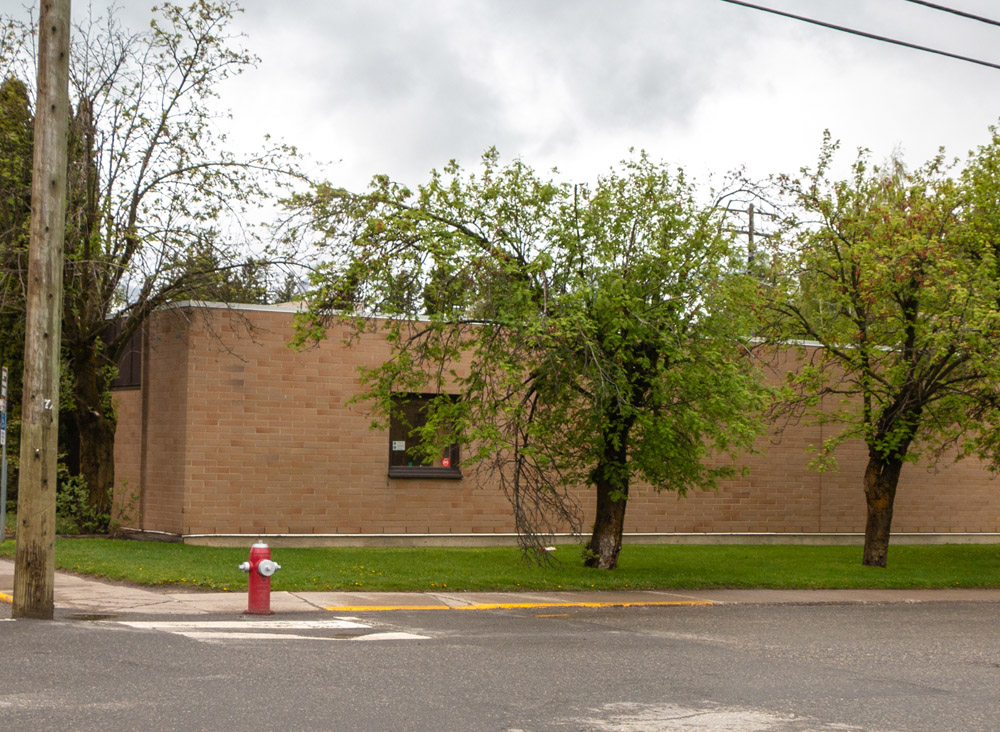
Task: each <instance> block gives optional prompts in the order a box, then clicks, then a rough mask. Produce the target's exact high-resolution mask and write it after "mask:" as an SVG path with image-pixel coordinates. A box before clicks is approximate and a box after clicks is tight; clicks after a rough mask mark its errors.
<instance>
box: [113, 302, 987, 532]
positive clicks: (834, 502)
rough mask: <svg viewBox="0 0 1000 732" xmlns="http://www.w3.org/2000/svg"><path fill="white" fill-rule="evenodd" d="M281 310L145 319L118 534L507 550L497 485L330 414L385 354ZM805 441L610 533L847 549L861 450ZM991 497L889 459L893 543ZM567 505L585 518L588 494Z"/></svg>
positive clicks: (957, 478)
mask: <svg viewBox="0 0 1000 732" xmlns="http://www.w3.org/2000/svg"><path fill="white" fill-rule="evenodd" d="M295 311H296V309H295V307H294V306H238V307H232V308H227V307H225V306H221V305H219V306H215V305H209V306H204V307H202V306H198V307H195V306H191V305H186V304H182V305H178V306H177V307H175V308H172V309H169V310H164V311H160V312H158V313H156V314H154V316H153V317H152V318H151V320H150V322H149V325H148V328H147V331H146V333H145V336H144V338H143V340H142V344H141V353H136V354H135V356H136V357H137V358H136V360H135V361H134V363H133V364H132V366H133V367H132V369H131V371H130V374H131V375H130V376H129V377H128V378H124V379H122V380H121V381H120V382H119V383H120V384H121V385H120V386H119V387H118V388H116V389H115V393H114V396H115V402H116V404H117V409H118V419H119V422H118V436H117V440H116V445H115V461H116V474H117V480H118V482H119V485H120V486H124V490H121V491H120V495H119V498H121V495H129V494H133V495H134V501H133V509H132V510H131V514H132V516H131V520H130V521H128V525H130V526H133V527H134V528H136V529H141V530H144V531H151V532H164V533H167V534H175V535H179V536H181V537H183V538H184V540H185V541H188V542H191V543H239V544H245V543H246V540H247V538H248V537H250V538H255V537H257V536H265V535H266V536H269V537H270V541H271V542H272V543H275V544H278V543H284V544H290V543H296V542H298V543H308V544H324V543H336V542H342V543H353V544H359V543H362V544H363V543H391V542H393V541H397V542H411V543H413V542H424V543H431V544H444V543H477V542H479V543H499V542H508V541H511V540H512V538H511V535H512V534H513V532H514V526H513V521H512V515H511V508H510V505H509V504H508V502H507V500H506V499H505V497H504V496H503V494H502V492H501V491H500V490H499V489H497V488H496V487H495V486H491V485H489V484H487V483H485V482H484V481H480V480H477V479H476V478H475V477H474V476H472V475H470V474H469V473H468V472H467V471H466V472H464V473H463V472H461V468H460V466H459V468H458V469H455V466H454V465H453V464H449V461H448V460H444V461H443V464H442V462H439V463H438V464H437V466H436V468H437V469H435V470H423V471H422V470H409V471H408V470H407V469H406V468H395V469H393V468H390V456H391V455H392V453H393V450H392V448H393V447H396V448H397V450H396V452H397V453H398V452H399V450H401V449H403V448H402V446H401V444H400V443H399V440H398V439H397V438H398V435H394V436H390V434H389V432H388V430H386V431H373V430H371V429H370V422H371V418H370V416H369V415H368V413H367V411H366V409H365V407H364V405H362V404H347V401H348V399H349V398H350V397H351V396H352V395H354V394H355V393H356V392H357V389H358V383H357V378H356V367H357V366H358V365H359V364H375V363H378V362H379V361H381V360H382V359H383V358H384V357H385V356H386V354H387V353H388V350H387V347H386V345H385V343H384V342H383V341H382V340H381V338H380V337H379V336H377V335H372V336H369V337H365V338H364V339H363V340H362V341H361V342H360V343H359V344H358V345H355V346H353V347H350V348H348V347H345V346H344V345H343V343H342V342H341V339H342V338H343V336H344V332H343V331H340V330H338V329H337V328H334V329H333V330H331V332H330V334H329V336H330V337H329V339H328V340H326V341H324V342H323V343H321V344H319V345H318V346H316V347H313V348H311V349H308V350H306V351H303V352H296V351H293V350H292V349H290V348H289V347H288V346H287V344H288V341H289V340H290V339H291V336H292V327H293V317H294V313H295ZM390 437H392V439H390ZM822 439H823V435H822V429H821V428H820V427H818V426H814V425H805V424H801V425H796V426H793V427H789V428H787V429H786V430H785V431H784V432H783V434H781V435H780V436H778V435H770V436H769V437H767V438H764V439H762V440H761V448H762V453H761V454H757V455H751V456H748V457H747V459H746V465H747V466H748V468H749V473H748V474H747V476H746V477H745V478H744V479H742V480H737V481H729V482H727V483H725V484H724V485H723V486H722V487H721V489H720V490H718V491H716V492H697V493H691V494H689V495H687V496H686V497H684V498H681V499H678V497H677V496H676V495H675V494H673V493H670V492H662V493H657V492H655V491H652V490H650V489H648V488H645V487H643V486H638V487H637V488H636V489H635V490H634V491H633V495H632V497H631V498H630V499H629V508H628V511H627V514H626V526H625V529H626V533H627V534H628V535H629V536H627V538H626V541H632V542H637V541H740V542H745V541H817V540H828V541H829V540H844V541H859V540H860V537H859V534H860V533H861V532H863V531H864V522H865V508H864V496H863V493H862V489H861V476H862V473H863V470H864V465H865V460H866V452H865V449H864V446H863V445H862V444H861V443H854V444H847V445H844V446H843V447H842V448H841V449H840V450H839V452H838V455H837V456H838V460H839V464H840V470H839V471H838V472H828V473H823V474H819V473H815V472H813V471H811V470H809V469H808V468H807V463H808V461H809V458H810V455H809V453H808V452H807V448H808V447H809V446H810V445H816V444H819V443H821V442H822ZM396 457H397V458H398V457H399V456H398V455H397V456H396ZM396 462H398V460H397V461H396ZM442 468H445V469H442ZM998 488H1000V485H998V484H997V483H994V482H993V481H992V479H991V478H990V476H989V474H988V473H987V472H986V471H985V470H984V469H983V468H982V467H981V466H980V465H979V464H978V463H976V462H975V461H972V460H966V461H963V462H960V463H957V464H948V465H943V466H942V467H941V468H940V469H939V470H938V471H937V472H933V471H929V470H928V469H927V468H926V467H924V466H921V465H919V464H918V465H907V466H906V468H905V469H904V472H903V477H902V479H901V483H900V490H899V493H898V495H897V498H896V509H895V517H894V521H893V529H894V541H896V542H900V541H906V540H907V539H910V540H919V541H935V540H947V541H993V540H1000V490H998ZM579 497H580V504H581V506H582V508H583V511H584V522H583V525H584V526H586V525H587V522H588V520H589V518H588V517H589V516H590V515H591V512H592V500H591V497H590V492H589V491H586V490H582V491H580V493H579ZM908 535H911V536H908Z"/></svg>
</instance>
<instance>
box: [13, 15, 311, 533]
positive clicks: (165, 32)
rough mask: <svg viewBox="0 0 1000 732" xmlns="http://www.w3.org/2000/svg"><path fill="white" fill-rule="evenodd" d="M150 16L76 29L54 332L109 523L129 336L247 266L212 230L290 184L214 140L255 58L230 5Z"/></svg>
mask: <svg viewBox="0 0 1000 732" xmlns="http://www.w3.org/2000/svg"><path fill="white" fill-rule="evenodd" d="M154 12H155V15H154V18H153V20H152V22H151V24H150V27H149V28H148V30H145V31H142V32H132V31H129V30H127V29H124V28H122V27H121V26H120V25H119V24H118V22H117V20H116V18H115V15H114V11H110V14H109V15H108V16H106V17H92V18H91V19H90V21H89V22H88V23H87V24H85V25H83V26H81V27H78V28H76V29H75V31H74V35H75V45H74V48H73V55H72V59H71V72H70V73H71V81H70V87H71V102H72V104H73V110H72V112H73V113H72V115H71V121H70V135H69V141H68V144H69V146H70V150H69V153H70V154H69V160H70V163H69V166H70V169H69V187H68V205H67V230H66V243H65V266H64V312H63V326H62V342H63V353H64V358H65V360H66V370H67V373H68V376H69V381H70V383H71V385H72V388H71V390H70V393H71V395H72V404H71V405H65V411H64V412H63V414H62V423H63V424H62V425H61V427H62V426H64V428H65V429H64V430H63V438H64V445H63V448H62V449H63V450H65V452H66V454H67V456H68V461H69V467H70V472H71V473H73V474H76V473H79V474H80V475H82V476H83V478H84V479H85V481H86V485H87V495H88V503H89V510H90V511H91V513H92V514H93V515H94V516H97V517H110V508H111V500H112V489H113V485H114V436H115V429H116V419H115V415H114V412H113V409H112V406H111V399H110V398H109V386H110V382H111V380H112V379H113V378H114V375H115V366H116V364H117V363H118V360H119V358H120V357H121V355H122V353H123V352H124V349H125V348H126V346H127V344H128V342H129V340H130V338H131V337H132V335H133V334H134V333H135V332H136V331H137V329H139V328H140V327H141V326H142V324H143V323H144V322H145V320H146V318H147V317H148V316H149V314H150V313H151V312H152V311H154V310H156V309H157V308H159V307H161V306H163V305H165V304H166V303H169V302H171V301H174V300H182V299H189V298H191V297H194V296H198V295H201V294H203V293H204V292H205V291H206V288H211V287H213V286H215V285H216V284H218V283H219V282H220V280H224V279H225V276H224V275H220V270H223V271H224V270H229V269H232V268H233V267H234V265H233V263H234V262H244V263H245V262H246V261H247V254H246V247H247V246H248V245H251V244H253V243H254V238H253V234H252V231H251V230H250V229H249V228H248V227H246V226H240V225H232V226H231V228H230V229H227V231H232V232H233V233H232V235H229V236H222V235H220V233H219V232H220V230H221V227H222V226H223V225H226V222H245V221H246V220H247V219H246V216H247V211H248V210H250V209H258V208H259V206H260V204H261V202H263V201H265V200H266V199H268V198H269V197H271V196H272V195H274V194H275V193H276V191H277V189H278V188H279V187H280V186H281V185H283V184H286V183H289V182H291V181H292V180H295V179H297V178H298V174H297V171H296V170H295V169H294V164H295V160H296V158H295V155H294V151H293V150H291V149H289V148H286V147H283V146H272V147H269V148H268V149H265V150H264V151H262V152H260V153H258V154H255V155H252V156H246V157H237V156H236V155H234V154H233V153H231V152H229V151H228V150H227V149H226V147H225V144H224V143H225V138H224V136H222V135H219V134H218V133H217V132H216V130H217V129H218V123H219V115H218V114H217V113H216V112H215V111H214V110H213V104H214V97H215V94H216V89H217V87H218V86H219V84H221V83H222V82H223V81H225V80H226V79H227V78H229V77H230V76H232V75H234V74H238V73H239V72H240V71H241V70H243V69H245V68H246V67H247V66H249V65H251V64H253V63H254V62H255V59H254V58H253V56H252V55H250V54H249V53H248V52H247V51H246V50H245V49H243V48H241V47H240V46H239V45H238V43H237V39H236V37H235V36H234V35H233V34H232V33H231V31H230V30H229V24H230V21H231V20H232V18H233V15H234V13H236V12H239V6H238V5H237V4H236V3H234V2H232V1H231V0H219V1H218V2H215V1H213V0H193V2H192V3H191V4H190V5H188V6H184V7H182V6H177V5H172V4H169V3H165V4H162V5H160V6H159V7H157V8H155V9H154ZM2 20H3V26H4V27H3V28H2V29H0V31H2V32H0V52H2V53H3V55H4V58H2V59H0V68H5V69H9V70H11V73H14V74H18V73H20V74H26V73H28V72H29V71H30V69H31V68H32V64H30V63H27V62H25V60H24V59H25V57H27V56H30V53H31V45H30V43H24V42H23V39H25V38H27V37H30V32H29V31H30V28H29V26H27V25H26V24H23V23H19V22H18V21H16V20H14V19H12V18H10V17H6V16H4V17H3V18H2ZM18 39H21V42H18ZM20 81H30V79H29V80H20ZM27 87H28V88H31V84H30V83H28V84H27ZM254 261H256V260H254ZM7 264H9V262H8V263H7ZM258 264H259V263H258ZM240 266H242V265H240ZM20 271H21V270H18V272H20ZM112 320H113V321H115V322H116V323H117V327H116V328H114V329H109V328H108V323H109V321H112ZM98 523H100V521H98Z"/></svg>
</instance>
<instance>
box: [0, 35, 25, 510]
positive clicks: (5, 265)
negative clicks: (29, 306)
mask: <svg viewBox="0 0 1000 732" xmlns="http://www.w3.org/2000/svg"><path fill="white" fill-rule="evenodd" d="M2 47H3V41H2V40H0V48H2ZM32 138H33V129H32V113H31V99H30V95H29V92H28V88H27V86H26V85H25V84H24V82H22V81H20V80H19V79H17V78H16V77H14V76H8V77H7V78H6V79H4V80H3V82H0V366H6V367H7V370H8V393H7V413H8V433H7V436H8V444H7V449H8V454H9V455H10V456H11V458H12V460H11V463H12V467H13V466H14V465H16V462H17V460H16V456H17V455H18V445H19V441H18V440H17V439H16V438H17V432H16V430H15V429H14V428H15V427H16V426H17V425H19V424H20V410H21V379H22V374H23V371H24V358H23V356H24V307H25V290H24V279H23V277H22V276H21V273H23V272H24V271H26V270H27V256H28V236H29V229H30V219H31V166H32V159H31V158H32ZM9 477H10V487H11V490H10V493H9V495H10V497H11V498H12V499H13V498H15V497H16V494H17V473H16V470H11V472H10V476H9Z"/></svg>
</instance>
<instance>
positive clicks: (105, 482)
mask: <svg viewBox="0 0 1000 732" xmlns="http://www.w3.org/2000/svg"><path fill="white" fill-rule="evenodd" d="M98 358H99V355H98V353H97V349H96V347H94V346H90V345H89V344H88V345H85V346H81V347H77V348H75V349H74V350H73V354H72V360H71V363H70V368H71V369H72V370H73V390H74V395H73V396H74V404H73V411H72V419H73V422H74V423H75V424H74V425H73V428H74V429H73V430H72V432H75V435H74V437H75V438H76V439H77V440H78V441H79V442H78V445H79V449H78V453H77V454H78V455H79V460H80V463H79V469H80V475H81V476H82V477H83V478H84V480H85V481H86V482H87V507H88V509H89V510H88V512H87V513H89V515H90V517H91V518H92V519H93V520H95V522H96V523H95V524H94V525H93V526H92V527H90V528H91V530H93V531H98V532H103V531H106V530H107V528H108V523H109V521H110V519H111V508H112V505H111V504H112V497H113V491H114V484H115V430H116V428H117V419H116V417H115V414H114V411H113V410H112V409H111V405H110V403H109V394H108V389H109V384H108V383H107V378H106V374H105V372H104V370H103V369H101V367H100V366H99V364H98Z"/></svg>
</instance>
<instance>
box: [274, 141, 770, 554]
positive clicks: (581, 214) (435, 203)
mask: <svg viewBox="0 0 1000 732" xmlns="http://www.w3.org/2000/svg"><path fill="white" fill-rule="evenodd" d="M293 205H295V206H297V207H300V208H301V209H303V210H305V211H306V212H307V213H308V214H309V215H310V216H311V219H312V222H313V225H314V226H315V227H316V229H317V230H318V231H319V232H320V234H321V235H322V242H321V245H322V246H323V247H325V248H326V249H327V251H329V252H330V253H331V256H332V257H333V260H332V261H331V262H330V263H329V264H328V265H327V266H326V267H325V268H323V269H321V270H320V272H319V275H318V277H317V278H316V280H315V284H316V288H315V289H314V290H313V291H312V293H311V295H310V300H309V302H310V308H311V309H310V312H309V314H308V315H305V316H303V319H302V321H301V323H300V340H301V341H306V340H308V339H310V338H317V337H322V336H323V334H324V332H325V328H326V326H327V325H328V322H329V320H328V319H329V318H331V317H339V318H340V319H342V320H346V321H348V322H350V323H352V324H353V325H354V327H355V328H356V332H357V333H358V334H360V333H362V332H364V331H365V330H366V329H369V328H371V329H381V330H382V331H384V333H385V335H386V337H387V339H388V342H389V344H390V345H391V348H392V355H391V358H389V359H388V360H387V361H386V362H385V363H383V364H381V365H378V366H375V367H373V368H370V369H367V370H364V371H363V373H362V379H363V381H364V384H365V385H366V392H365V395H364V396H365V398H369V399H371V400H373V402H374V405H375V411H376V414H377V415H378V416H379V419H378V424H380V425H382V426H385V425H386V423H387V422H388V417H389V415H390V414H391V413H392V410H393V409H394V408H395V405H397V404H398V402H396V401H395V400H394V395H397V394H399V393H401V392H424V393H437V394H440V395H441V396H440V398H438V399H436V400H434V401H432V402H431V404H430V406H429V407H428V409H427V421H426V424H424V425H423V426H422V427H421V429H420V438H421V442H422V444H424V445H425V446H426V449H427V451H428V457H432V456H433V455H435V454H436V455H438V456H440V455H441V451H442V449H444V448H446V447H447V446H448V445H449V444H451V443H453V442H458V443H461V444H464V445H468V446H470V448H469V452H470V453H471V454H470V455H463V465H465V466H469V465H470V464H471V463H475V464H477V465H478V466H479V468H480V469H486V470H489V471H491V473H492V474H494V475H495V476H497V477H498V479H499V482H500V484H501V485H502V486H503V489H504V490H505V491H506V492H507V495H508V497H509V498H510V500H511V502H512V505H513V508H514V517H515V520H516V523H517V527H518V530H519V533H520V536H521V540H522V545H523V546H525V547H526V548H528V547H532V546H537V545H538V544H539V543H540V542H542V541H544V539H545V537H546V535H547V534H548V533H550V532H552V531H555V530H559V526H560V525H563V526H565V524H566V523H567V522H569V523H570V525H572V526H574V527H578V526H579V510H578V506H577V505H576V504H574V502H573V500H572V498H571V495H572V493H571V491H569V490H568V489H569V488H570V487H572V486H582V485H589V486H591V487H592V488H593V489H594V491H595V496H596V514H595V516H594V525H593V533H592V535H591V538H590V541H589V544H588V545H587V549H588V551H587V552H586V554H587V559H586V563H587V564H588V565H590V566H593V567H599V568H602V569H612V568H614V567H615V566H616V565H617V561H618V554H619V551H620V549H621V542H622V530H623V522H624V518H625V509H626V505H627V499H628V496H629V491H630V489H631V488H632V486H633V485H634V483H635V481H637V480H642V481H646V482H648V483H649V484H650V485H652V486H654V487H655V488H657V489H668V490H674V491H677V492H678V493H680V494H683V493H685V492H686V491H688V490H691V489H695V488H711V487H714V486H715V485H716V482H717V481H718V480H719V479H720V478H722V477H726V476H730V475H733V473H734V470H735V468H734V467H732V466H731V465H729V464H727V462H728V461H727V460H726V459H725V456H727V455H732V454H735V453H737V452H739V451H743V450H747V449H750V448H751V446H752V444H753V442H754V439H755V437H756V435H757V434H758V428H759V426H760V415H761V413H762V410H763V405H764V401H765V393H764V391H763V389H762V388H761V387H760V385H759V384H758V379H757V376H758V374H757V368H756V364H755V362H754V359H753V358H752V356H751V353H750V350H749V349H748V346H747V343H748V337H749V336H750V335H751V334H752V332H753V326H752V323H753V321H752V311H753V308H752V307H751V306H752V304H753V301H754V297H755V282H754V281H753V280H751V278H748V277H746V276H744V275H743V274H741V272H742V269H743V268H744V267H745V262H742V261H741V260H739V259H737V261H735V262H734V261H731V258H732V252H731V246H730V245H731V241H730V237H729V236H728V235H727V234H726V232H725V230H724V228H723V226H722V223H721V219H720V217H719V215H718V212H717V211H715V210H714V209H712V208H711V207H703V206H699V205H698V204H697V203H696V201H695V193H694V190H693V188H692V186H690V185H689V184H688V183H687V181H686V180H685V179H684V177H683V175H682V174H680V173H676V174H675V173H674V172H672V171H671V170H669V169H668V168H667V167H665V166H662V165H657V164H654V163H652V162H651V161H650V160H648V159H647V157H646V156H645V155H642V156H637V157H636V158H634V159H632V160H630V161H628V162H625V163H623V164H622V166H621V167H620V168H619V169H616V170H612V171H611V172H609V173H608V174H606V175H604V176H603V177H601V178H600V179H599V180H598V182H597V184H596V185H595V186H593V187H592V188H591V187H588V186H582V185H577V186H573V185H568V184H561V183H557V182H553V181H552V180H548V179H544V178H542V177H539V176H538V175H537V174H536V173H535V172H534V171H533V170H531V169H530V168H529V167H528V166H526V165H525V164H523V163H521V162H514V163H511V164H508V165H503V164H501V162H500V160H499V158H498V155H497V154H496V152H495V151H490V152H488V153H487V154H486V155H485V156H484V158H483V161H482V167H481V169H480V170H479V171H478V172H475V173H467V172H465V171H463V170H461V169H460V168H459V167H458V166H457V165H456V164H454V163H452V164H450V165H449V166H448V167H446V168H445V169H444V171H443V172H440V173H439V172H435V173H433V174H432V177H431V179H430V181H429V182H428V183H427V184H426V185H423V186H420V187H419V188H418V189H417V190H416V191H415V192H414V191H411V190H408V189H407V188H405V187H402V186H399V185H396V184H394V183H391V182H390V181H389V180H388V179H386V178H384V177H379V178H376V179H375V180H374V182H373V184H372V187H371V189H370V191H369V192H368V193H367V194H364V195H352V194H349V193H347V192H345V191H341V190H335V189H332V188H329V187H320V188H318V189H317V190H316V191H315V192H314V193H313V195H311V196H308V197H302V198H298V199H296V200H295V201H294V202H293ZM376 316H378V317H376ZM449 394H451V395H457V396H458V397H459V398H458V399H453V398H449V397H448V396H447V395H449Z"/></svg>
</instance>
